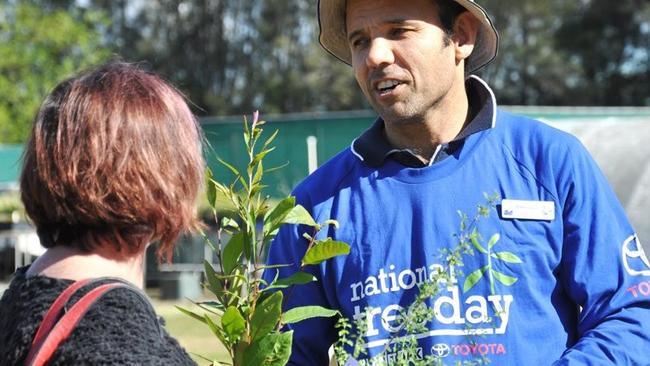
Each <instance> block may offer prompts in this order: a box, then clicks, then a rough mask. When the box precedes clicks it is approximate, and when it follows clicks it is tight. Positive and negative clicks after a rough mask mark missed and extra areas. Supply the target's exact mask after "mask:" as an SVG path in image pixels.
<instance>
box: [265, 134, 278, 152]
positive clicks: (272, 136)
mask: <svg viewBox="0 0 650 366" xmlns="http://www.w3.org/2000/svg"><path fill="white" fill-rule="evenodd" d="M278 132H280V130H275V131H273V133H272V134H271V136H270V137H269V138H268V139H266V141H264V146H263V147H262V150H264V149H266V148H267V147H268V146H269V145H271V143H272V142H273V140H275V138H276V137H277V136H278Z"/></svg>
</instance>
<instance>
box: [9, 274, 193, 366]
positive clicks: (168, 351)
mask: <svg viewBox="0 0 650 366" xmlns="http://www.w3.org/2000/svg"><path fill="white" fill-rule="evenodd" d="M27 268H28V267H23V268H21V269H19V270H18V271H16V273H15V274H14V278H13V280H12V281H11V284H10V286H9V288H8V289H7V290H6V291H5V293H4V294H3V295H2V299H0V365H23V364H24V361H25V358H26V357H27V353H28V352H29V348H30V346H31V343H32V340H33V338H34V335H35V334H36V330H37V328H38V326H39V325H40V323H41V321H42V319H43V316H44V315H45V313H46V312H47V310H48V309H49V307H50V305H51V304H52V303H53V302H54V300H55V299H56V298H57V297H58V296H59V294H61V292H63V290H65V289H66V288H67V287H68V286H69V285H70V284H72V283H73V281H70V280H61V279H55V278H50V277H43V276H33V277H27V276H26V275H25V273H26V272H27ZM102 282H109V280H106V281H100V283H102ZM93 287H94V286H90V287H89V288H84V289H81V290H79V291H77V293H76V294H75V295H74V296H73V297H72V298H71V300H70V302H69V303H70V304H73V303H74V302H76V301H77V300H78V299H79V298H81V296H83V295H84V294H85V293H87V292H88V291H89V290H90V289H91V288H93ZM188 321H189V319H188ZM162 325H163V324H162V319H161V318H159V317H158V316H156V314H155V312H154V310H153V308H152V306H151V303H150V302H149V300H148V299H147V298H146V295H144V294H143V293H141V292H140V291H139V290H137V289H135V288H133V289H131V288H117V289H115V290H112V291H109V292H108V293H107V294H106V295H104V296H103V297H101V298H100V299H99V300H98V301H97V302H96V303H95V304H93V305H92V306H91V307H90V309H89V310H88V312H87V313H86V314H85V315H84V317H83V318H82V319H81V321H79V323H78V324H77V326H76V328H75V329H74V330H73V331H72V334H70V337H69V338H68V339H67V340H65V341H64V342H63V343H61V344H60V345H59V347H58V348H57V350H56V351H55V352H54V354H53V355H52V358H51V359H50V363H48V365H195V363H194V361H192V359H191V358H190V357H189V355H188V354H187V353H186V352H185V350H184V349H183V348H182V347H181V346H180V345H179V344H178V342H177V341H176V340H175V339H173V338H171V337H170V335H169V334H168V333H167V332H166V331H165V330H164V329H163V327H162Z"/></svg>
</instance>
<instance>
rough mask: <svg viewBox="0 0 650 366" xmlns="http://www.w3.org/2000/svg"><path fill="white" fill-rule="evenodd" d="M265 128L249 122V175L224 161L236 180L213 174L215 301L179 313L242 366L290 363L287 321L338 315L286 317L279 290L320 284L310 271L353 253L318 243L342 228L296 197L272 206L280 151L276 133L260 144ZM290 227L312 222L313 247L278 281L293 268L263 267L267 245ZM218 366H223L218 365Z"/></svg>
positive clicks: (317, 311)
mask: <svg viewBox="0 0 650 366" xmlns="http://www.w3.org/2000/svg"><path fill="white" fill-rule="evenodd" d="M263 124H264V121H260V120H258V113H257V112H256V113H255V114H254V116H253V121H252V123H251V124H250V125H249V124H248V122H247V121H246V119H244V142H245V145H246V151H247V153H248V158H249V163H248V166H247V167H246V172H244V173H242V172H239V171H238V170H237V169H236V168H234V167H233V166H232V165H230V164H229V163H227V162H225V161H222V164H223V165H224V166H225V167H226V168H227V169H228V170H230V171H231V172H232V173H233V175H234V177H235V178H234V180H233V182H231V183H230V184H227V185H226V184H223V183H220V182H217V181H215V180H214V179H213V177H212V174H211V173H210V172H208V178H207V199H208V202H209V204H210V206H211V208H212V209H213V214H214V218H215V220H216V221H217V222H219V224H220V229H219V232H218V235H217V238H216V243H213V242H212V239H211V238H209V237H207V236H205V240H206V243H207V244H208V245H210V246H211V247H212V248H213V250H215V251H216V253H217V256H218V258H219V264H218V267H217V268H215V267H214V266H213V264H212V263H209V262H208V261H206V262H205V263H204V266H205V277H206V281H207V284H206V286H207V288H208V289H209V290H210V291H211V292H212V293H213V294H214V296H215V300H213V301H206V302H200V303H197V305H199V306H200V307H201V308H202V309H203V310H205V313H204V314H198V313H195V312H192V311H189V310H186V309H182V308H179V309H181V311H182V312H184V313H186V314H188V315H189V316H191V317H193V318H195V319H197V320H199V321H201V322H202V323H204V324H206V325H207V326H208V327H209V328H210V330H211V331H212V332H213V333H214V335H215V336H216V337H217V338H218V340H219V341H220V342H221V344H223V345H224V346H225V348H226V349H227V350H228V353H229V357H230V362H232V365H235V366H239V365H251V366H252V365H255V366H258V365H284V364H285V363H286V362H287V361H288V359H289V355H290V352H291V343H292V335H293V333H292V331H283V329H282V327H283V325H284V324H292V323H296V322H300V321H302V320H305V319H309V318H314V317H331V316H334V315H336V314H337V313H338V312H337V311H335V310H330V309H325V308H323V307H320V306H305V307H298V308H293V309H290V310H288V311H286V312H283V311H282V304H283V302H284V301H285V293H284V292H282V291H277V290H282V289H287V288H289V287H291V286H296V285H302V284H307V283H311V282H313V281H316V278H315V277H314V276H313V275H311V274H308V273H306V272H304V271H303V270H304V269H305V268H306V267H307V266H310V265H315V264H319V263H321V262H323V261H325V260H328V259H330V258H333V257H335V256H338V255H343V254H347V253H348V252H349V250H350V248H349V246H348V245H347V244H345V243H342V242H338V241H334V240H332V239H331V238H326V239H323V240H319V239H316V238H315V236H316V233H318V232H319V231H320V230H321V229H322V228H324V227H327V226H329V225H334V226H337V225H338V223H336V221H333V220H327V221H325V222H323V223H317V222H316V221H315V220H314V219H313V218H312V216H311V215H310V214H309V212H307V210H305V208H304V207H302V206H300V205H296V201H295V198H294V197H291V196H289V197H286V198H285V199H283V200H281V201H279V202H277V203H276V204H275V205H274V206H270V205H269V197H268V196H266V197H265V196H263V194H262V192H263V190H264V188H265V186H264V184H263V178H264V175H265V174H266V173H268V172H269V171H272V170H274V169H266V168H265V167H264V165H263V161H264V158H265V157H266V156H267V154H269V153H271V152H272V151H273V149H274V147H272V146H271V144H272V142H273V140H274V138H275V136H277V131H276V132H275V133H273V134H272V135H271V136H270V137H268V138H267V139H266V140H265V141H264V142H263V143H262V144H261V147H260V143H261V142H260V139H261V137H262V133H263V130H262V125H263ZM217 194H221V195H222V196H224V197H226V198H227V199H228V200H229V201H230V204H231V205H232V207H234V212H236V217H221V218H220V217H219V216H218V215H217V208H216V207H217V206H216V202H217ZM284 224H295V225H306V226H308V227H311V228H312V229H313V233H312V235H309V234H305V239H306V241H307V250H306V253H305V255H304V257H303V259H302V261H301V265H300V270H299V271H298V272H296V273H294V274H293V275H291V276H289V277H285V278H278V274H277V268H278V267H286V266H288V265H280V266H277V265H276V266H265V265H263V264H261V263H262V261H263V257H264V255H265V253H266V251H267V248H268V246H269V245H270V244H271V242H272V240H273V238H274V237H275V236H276V235H277V233H278V230H279V229H280V227H281V226H282V225H284ZM260 226H261V230H260ZM226 238H227V239H226ZM276 245H282V243H278V244H276ZM265 270H268V271H276V272H275V273H276V275H275V278H274V279H273V280H272V281H271V282H266V281H265V280H264V279H263V278H262V274H263V272H264V271H265ZM287 293H288V295H286V296H287V297H288V296H291V292H290V291H288V292H287ZM213 364H214V365H220V364H221V363H220V362H218V361H214V360H213Z"/></svg>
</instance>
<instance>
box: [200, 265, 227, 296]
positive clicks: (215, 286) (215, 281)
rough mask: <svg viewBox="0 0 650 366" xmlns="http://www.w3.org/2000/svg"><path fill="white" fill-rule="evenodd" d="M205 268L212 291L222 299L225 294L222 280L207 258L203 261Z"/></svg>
mask: <svg viewBox="0 0 650 366" xmlns="http://www.w3.org/2000/svg"><path fill="white" fill-rule="evenodd" d="M203 268H204V270H205V278H206V279H207V280H208V287H209V288H210V292H212V293H213V294H214V295H215V296H216V297H217V298H218V299H220V300H221V299H222V295H223V285H222V284H221V280H220V279H219V278H217V272H216V271H215V270H214V268H213V267H212V264H210V262H208V261H207V260H204V261H203Z"/></svg>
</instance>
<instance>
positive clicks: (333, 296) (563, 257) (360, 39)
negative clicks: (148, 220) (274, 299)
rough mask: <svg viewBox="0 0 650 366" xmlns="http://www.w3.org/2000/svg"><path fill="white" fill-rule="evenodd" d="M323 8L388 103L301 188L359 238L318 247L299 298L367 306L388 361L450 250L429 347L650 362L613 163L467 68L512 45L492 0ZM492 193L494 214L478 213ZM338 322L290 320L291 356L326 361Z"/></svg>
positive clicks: (353, 310)
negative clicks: (486, 6)
mask: <svg viewBox="0 0 650 366" xmlns="http://www.w3.org/2000/svg"><path fill="white" fill-rule="evenodd" d="M319 21H320V26H321V35H320V41H321V44H322V45H323V47H324V48H325V49H326V50H328V51H329V52H330V53H332V54H333V55H335V56H336V57H338V58H339V59H341V60H342V61H344V62H346V63H348V64H350V65H351V66H352V70H353V71H354V75H355V77H356V79H357V81H358V83H359V86H360V87H361V90H362V91H363V93H364V94H365V96H366V98H367V99H368V101H369V102H370V103H371V105H372V106H373V108H374V109H375V110H376V111H377V113H378V114H379V118H378V119H377V121H376V122H375V123H374V125H373V126H372V127H371V128H370V129H369V130H368V131H366V132H365V133H364V134H362V135H361V136H360V137H359V138H357V139H356V140H355V141H354V142H353V143H352V146H350V148H348V149H346V150H344V151H342V152H341V153H340V154H338V155H337V156H336V157H334V158H333V159H331V160H330V161H329V162H327V163H326V164H324V165H323V166H322V167H321V168H320V169H318V170H317V171H316V172H314V173H313V174H312V175H311V176H309V177H308V178H306V179H305V181H304V182H302V183H301V184H300V185H299V186H298V187H297V188H296V189H295V195H296V197H297V199H298V202H299V203H301V204H302V205H303V206H305V207H306V208H307V209H308V210H309V211H310V212H311V213H312V214H313V215H314V217H315V218H316V219H317V220H318V221H319V222H322V221H324V220H326V219H330V218H331V219H336V220H338V221H339V222H340V225H341V226H340V229H338V230H334V229H330V230H329V231H328V232H325V233H322V236H323V237H326V236H330V237H332V238H334V239H335V240H340V241H344V242H347V243H349V244H350V246H351V252H350V254H349V255H347V256H344V257H337V258H334V259H332V260H329V261H326V262H324V263H323V264H321V265H319V266H318V267H317V268H316V269H315V270H314V271H313V273H314V275H315V276H316V277H317V279H318V281H317V282H314V283H311V284H309V285H304V286H298V287H296V288H295V289H294V290H293V292H292V293H291V295H290V296H289V299H288V300H287V308H292V307H294V306H299V305H321V306H325V307H329V308H334V309H338V310H340V311H341V313H342V314H343V315H344V316H346V317H348V318H350V319H355V318H356V319H359V318H360V317H362V316H363V315H364V314H366V318H367V319H366V320H367V322H366V325H367V329H365V334H364V337H365V341H366V342H367V343H366V344H365V346H366V350H367V352H368V355H369V356H372V355H377V354H380V353H381V352H382V351H384V350H385V349H387V352H386V353H384V356H383V360H384V361H386V360H388V361H389V362H390V360H391V359H394V357H395V355H394V354H391V352H394V350H393V349H391V347H390V346H387V343H388V342H389V339H390V337H391V335H395V334H397V335H403V333H400V330H401V329H400V324H399V322H398V321H397V317H398V314H399V313H400V312H403V309H405V308H406V307H407V306H408V305H409V304H410V303H412V302H413V299H414V297H415V294H416V293H417V291H418V286H419V285H421V284H423V283H427V282H430V281H432V280H435V279H436V278H437V277H436V276H438V271H439V270H440V269H441V268H446V269H447V271H449V272H450V273H449V274H450V276H451V278H449V279H448V280H447V281H446V282H444V281H443V282H440V283H441V284H442V286H441V293H440V294H439V295H438V296H436V297H434V298H433V299H431V301H430V303H429V306H431V308H432V309H433V310H434V316H433V319H432V320H431V321H429V322H427V324H425V326H426V328H427V329H428V331H424V332H419V333H418V334H417V339H418V348H417V350H416V356H417V357H426V356H433V357H437V358H438V359H439V360H440V361H441V362H443V363H444V364H449V365H453V364H456V363H457V362H460V363H464V362H469V361H471V360H477V359H479V358H481V357H482V356H485V357H486V358H488V359H489V360H490V361H491V362H492V363H493V364H496V365H548V364H553V365H578V364H579V365H584V364H590V365H595V364H616V365H628V364H629V365H646V364H648V363H650V358H648V353H647V352H648V351H647V350H648V348H649V346H650V311H648V309H649V308H650V297H649V296H648V295H650V282H649V281H650V277H649V275H650V265H649V264H648V259H647V257H646V256H645V254H644V253H643V249H642V247H641V245H640V244H639V240H638V238H637V237H636V234H635V232H634V229H633V228H632V227H631V225H630V224H629V222H628V220H627V218H626V217H625V214H624V212H623V210H622V208H621V206H620V204H619V203H618V201H617V199H616V197H615V195H614V193H613V192H612V190H611V189H610V187H609V185H608V184H607V182H606V179H605V178H604V177H603V175H602V174H601V172H600V171H599V169H598V167H597V166H596V164H595V163H594V162H593V160H592V158H591V157H590V156H589V154H588V153H587V152H586V151H585V149H584V148H583V147H582V145H581V144H580V143H579V142H578V141H577V140H576V139H575V138H574V137H572V136H570V135H568V134H565V133H563V132H560V131H557V130H555V129H552V128H550V127H548V126H546V125H544V124H542V123H539V122H536V121H533V120H530V119H526V118H523V117H520V116H515V115H511V114H508V113H506V112H504V111H502V110H499V109H498V108H497V107H496V99H495V97H494V94H493V93H492V91H491V89H490V88H489V87H488V86H487V85H486V84H485V82H483V81H482V80H481V79H479V78H478V77H476V76H468V75H470V74H471V72H473V71H475V70H477V69H479V68H481V67H482V66H484V65H485V64H487V63H489V62H490V61H491V60H492V59H493V58H494V57H495V56H496V52H497V43H498V42H497V33H496V31H495V30H494V28H493V26H492V23H491V21H490V19H489V17H488V15H487V13H486V12H485V11H484V10H483V9H482V8H481V7H480V6H479V5H477V4H476V3H474V2H473V1H469V0H455V1H453V0H444V1H443V0H439V1H435V0H410V1H408V2H405V1H402V0H348V1H343V0H320V3H319ZM495 193H496V195H497V196H498V199H496V201H495V202H494V203H495V204H494V205H490V204H486V203H485V201H486V198H485V196H486V195H493V194H495ZM477 205H486V207H488V208H489V211H488V212H485V210H483V213H484V214H489V215H488V216H487V217H483V216H480V215H479V216H478V217H479V218H478V219H477V220H476V221H475V222H472V221H471V218H472V217H473V216H474V214H475V212H476V210H477ZM457 212H461V213H463V214H465V215H468V216H469V218H470V220H464V221H463V220H462V219H461V217H462V215H461V217H459V215H458V214H457ZM461 221H463V222H461ZM462 225H466V227H465V228H463V227H462ZM474 228H476V232H477V233H479V236H477V237H476V238H477V240H476V243H474V246H473V248H474V251H473V253H465V254H463V256H462V261H463V263H464V266H463V267H462V268H457V266H456V267H454V266H453V265H452V266H451V267H447V264H448V263H447V262H446V260H447V258H446V257H445V256H441V251H442V250H443V249H445V248H447V249H448V250H453V249H454V248H457V247H458V243H459V238H460V237H461V236H462V235H463V233H464V234H471V232H472V231H473V229H474ZM303 232H304V231H303V228H302V227H296V226H293V227H285V228H283V229H282V230H281V232H280V233H279V235H278V237H277V239H276V241H275V243H274V245H273V246H272V247H271V252H270V255H269V262H270V263H288V264H294V266H292V267H290V268H285V269H283V270H282V271H281V274H280V277H286V276H288V275H290V274H291V273H294V272H295V271H296V270H297V269H298V265H297V263H300V259H301V258H302V255H303V253H304V252H305V249H306V242H305V240H304V239H303V238H302V234H303ZM489 239H491V240H489ZM461 272H462V273H461ZM643 286H645V287H644V289H645V288H646V287H647V289H646V290H647V291H646V290H643V292H642V291H641V287H643ZM333 322H334V320H331V319H316V320H313V319H312V320H308V321H305V322H302V323H298V324H297V325H295V326H293V327H292V329H293V330H294V346H293V353H292V358H291V360H292V363H293V364H296V365H322V364H325V363H326V362H327V349H328V347H329V346H330V344H332V343H333V342H335V341H336V339H337V333H336V329H335V328H334V323H333ZM361 363H362V364H364V363H368V362H366V361H363V360H362V361H361Z"/></svg>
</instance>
